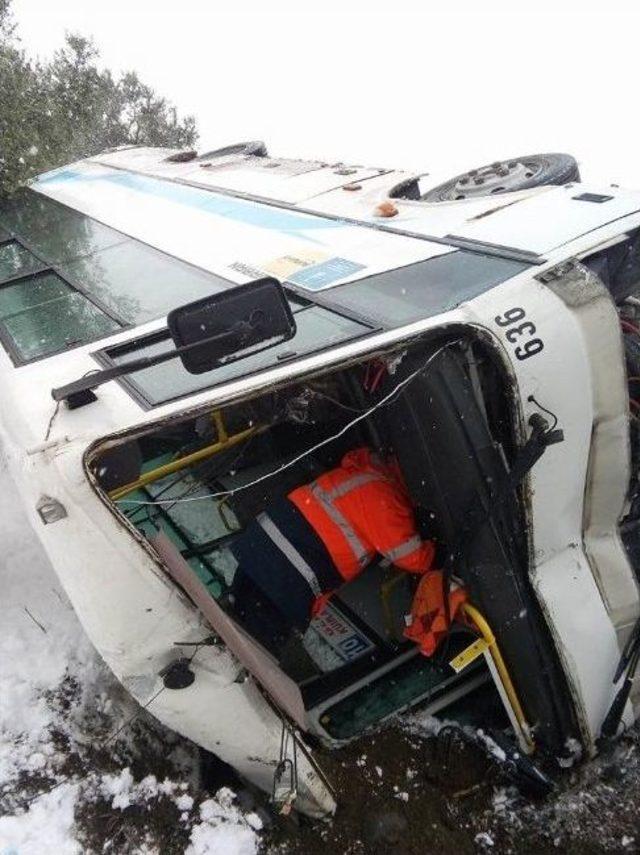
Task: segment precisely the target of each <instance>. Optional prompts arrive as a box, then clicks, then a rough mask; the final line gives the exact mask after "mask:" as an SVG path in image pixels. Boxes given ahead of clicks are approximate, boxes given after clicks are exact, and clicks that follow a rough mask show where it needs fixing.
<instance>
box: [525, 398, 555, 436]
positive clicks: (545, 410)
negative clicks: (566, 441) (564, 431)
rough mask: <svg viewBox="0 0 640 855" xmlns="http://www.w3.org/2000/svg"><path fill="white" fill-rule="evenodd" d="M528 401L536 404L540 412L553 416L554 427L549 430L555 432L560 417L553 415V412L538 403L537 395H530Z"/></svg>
mask: <svg viewBox="0 0 640 855" xmlns="http://www.w3.org/2000/svg"><path fill="white" fill-rule="evenodd" d="M527 401H531V403H532V404H535V405H536V407H537V408H538V409H539V410H542V412H543V413H546V414H547V415H548V416H551V418H552V419H553V425H552V426H551V427H550V428H549V430H550V431H553V430H555V429H556V427H557V426H558V417H557V416H556V414H555V413H552V412H551V410H548V409H547V408H546V407H543V406H542V404H541V403H540V402H539V401H536V398H535V395H529V397H528V398H527Z"/></svg>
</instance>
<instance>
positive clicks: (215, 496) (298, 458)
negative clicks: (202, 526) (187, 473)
mask: <svg viewBox="0 0 640 855" xmlns="http://www.w3.org/2000/svg"><path fill="white" fill-rule="evenodd" d="M458 344H460V340H459V339H455V340H454V341H450V342H447V344H444V345H442V347H440V348H438V350H436V351H435V352H434V353H432V354H431V356H430V357H429V358H428V359H427V360H425V362H424V363H423V364H422V365H421V366H420V368H416V370H415V371H412V372H411V374H409V375H408V376H407V377H405V378H404V379H403V380H400V382H399V383H397V384H396V385H395V386H394V387H393V389H392V390H391V391H390V392H388V393H387V394H386V395H385V396H384V397H383V398H381V399H380V400H379V401H378V402H377V403H376V404H374V405H373V406H372V407H370V408H369V409H368V410H365V411H364V412H363V413H360V415H358V416H356V418H355V419H352V420H351V421H350V422H348V423H347V424H346V425H344V427H342V428H340V430H339V431H337V432H336V433H334V434H332V435H331V436H328V437H327V438H326V439H323V440H321V441H320V442H317V443H316V444H315V445H313V446H311V448H307V449H306V450H305V451H303V452H301V453H300V454H298V455H296V456H295V457H293V458H291V460H288V461H287V462H286V463H283V464H281V465H280V466H277V467H276V468H275V469H272V470H271V472H266V473H265V474H264V475H261V476H260V477H259V478H255V479H254V480H253V481H250V482H249V483H248V484H242V485H240V486H238V487H233V488H231V489H230V490H222V491H220V492H217V493H207V494H205V495H204V496H191V497H188V498H185V499H175V500H171V499H169V500H167V501H161V502H154V501H151V502H144V501H140V500H137V499H118V500H117V504H118V505H156V504H157V505H166V504H169V505H172V506H173V505H177V504H181V503H183V502H202V501H205V500H207V499H222V498H226V497H227V496H235V495H236V493H241V492H242V491H244V490H248V489H249V488H250V487H255V486H256V484H261V483H262V482H263V481H267V480H268V479H269V478H273V476H274V475H279V474H280V473H281V472H284V471H285V470H286V469H290V468H291V467H292V466H295V465H296V463H299V462H300V461H301V460H304V458H305V457H308V456H309V455H310V454H313V453H314V451H317V450H318V449H319V448H323V447H324V446H325V445H329V443H331V442H334V441H335V440H336V439H340V437H342V436H344V434H345V433H347V431H349V430H350V429H351V428H352V427H354V426H355V425H357V424H358V423H359V422H361V421H364V419H366V418H368V417H369V416H370V415H371V414H372V413H374V412H375V411H376V410H379V409H380V408H381V407H384V406H386V405H387V404H389V403H390V402H391V401H393V400H394V399H395V398H396V396H397V395H399V394H400V392H401V391H402V390H403V389H404V388H405V387H406V386H408V385H409V383H411V382H412V381H413V380H415V378H416V377H417V376H418V375H419V374H422V372H423V371H425V370H426V369H427V368H428V367H429V365H430V364H431V363H432V362H433V360H434V359H436V357H438V356H440V354H441V353H443V352H444V351H445V350H446V349H447V348H449V347H454V346H455V345H458Z"/></svg>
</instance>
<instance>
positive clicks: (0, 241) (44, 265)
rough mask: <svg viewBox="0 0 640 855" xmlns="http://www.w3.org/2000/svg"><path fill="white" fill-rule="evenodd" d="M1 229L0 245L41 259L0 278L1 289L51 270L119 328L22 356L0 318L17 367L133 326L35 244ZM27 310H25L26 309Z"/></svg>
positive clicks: (0, 340)
mask: <svg viewBox="0 0 640 855" xmlns="http://www.w3.org/2000/svg"><path fill="white" fill-rule="evenodd" d="M1 228H2V232H0V247H1V246H4V245H5V244H8V243H16V244H18V246H21V247H22V248H23V249H25V250H26V251H27V252H29V253H31V255H32V256H33V257H34V258H35V259H36V260H37V261H39V262H40V265H41V266H40V267H38V268H37V269H36V270H31V271H29V273H17V274H16V275H15V276H10V277H9V278H8V279H1V280H0V291H1V290H2V289H4V288H6V287H8V286H10V285H15V284H16V283H18V282H21V281H23V280H25V279H35V278H37V277H39V276H44V275H47V274H53V275H54V276H57V277H58V279H60V280H61V281H62V282H64V284H65V285H66V286H67V287H68V288H69V289H70V291H75V292H76V293H78V294H81V295H82V296H83V297H84V298H85V300H87V301H88V302H89V303H92V304H93V305H94V306H95V307H96V308H97V309H98V310H99V311H101V312H102V313H103V314H104V315H106V316H107V317H108V318H111V320H112V321H115V322H116V323H117V324H118V326H119V328H118V329H115V330H113V332H112V333H108V334H107V335H105V334H104V333H100V334H99V335H96V336H93V337H91V338H88V339H86V340H85V341H82V342H79V343H77V344H73V345H70V346H69V347H61V348H57V349H56V350H52V351H49V352H48V353H43V354H41V355H40V356H32V357H31V358H25V357H24V356H23V355H22V354H21V353H20V350H19V349H18V347H17V345H16V343H15V341H14V339H13V337H12V335H11V333H10V332H9V331H8V330H7V328H6V326H5V324H4V321H3V319H2V318H0V344H2V346H3V347H4V349H5V351H6V352H7V354H8V355H9V358H10V359H11V361H12V362H13V364H14V366H15V367H16V368H20V367H22V366H23V365H31V363H33V362H39V361H40V360H41V359H49V358H50V357H51V356H58V355H59V354H61V353H68V352H69V351H71V350H73V349H75V348H76V347H83V346H84V345H87V344H93V343H94V342H96V341H100V340H101V339H104V338H107V336H108V335H117V334H118V333H121V332H123V331H126V330H128V329H133V328H134V325H133V324H130V323H127V322H125V321H124V319H123V318H121V317H120V316H119V315H118V314H117V313H116V312H114V311H113V309H111V308H110V307H109V306H107V305H106V304H105V303H103V302H102V300H100V299H99V298H97V297H95V295H93V294H90V293H89V292H88V291H87V290H86V289H85V288H83V287H82V285H81V284H80V283H79V282H78V281H77V280H76V279H75V277H70V276H68V275H67V274H63V273H62V271H61V270H60V269H59V267H58V266H57V265H55V264H50V263H49V262H47V261H46V259H44V258H43V257H42V256H41V255H40V253H38V252H36V251H35V250H34V248H33V247H32V246H31V245H30V244H29V242H28V241H25V240H24V239H23V238H21V237H19V236H18V235H17V234H15V232H12V231H10V230H9V229H6V228H4V226H3V227H1ZM3 234H6V235H7V237H6V238H5V237H2V235H3ZM25 311H27V310H25Z"/></svg>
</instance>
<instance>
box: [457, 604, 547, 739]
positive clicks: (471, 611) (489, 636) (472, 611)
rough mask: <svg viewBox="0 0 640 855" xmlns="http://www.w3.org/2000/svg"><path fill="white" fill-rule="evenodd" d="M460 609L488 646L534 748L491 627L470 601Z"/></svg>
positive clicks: (519, 720) (521, 727)
mask: <svg viewBox="0 0 640 855" xmlns="http://www.w3.org/2000/svg"><path fill="white" fill-rule="evenodd" d="M462 610H463V611H464V613H465V614H466V615H467V616H468V617H469V618H470V620H471V621H472V622H473V623H474V624H475V626H476V627H477V628H478V630H479V631H480V634H481V635H482V637H483V638H484V640H485V641H486V642H487V645H488V647H489V653H490V654H491V658H492V659H493V661H494V663H495V666H496V669H497V671H498V674H499V675H500V680H501V681H502V685H503V688H504V690H505V693H506V695H507V697H508V698H509V703H510V704H511V707H512V709H513V713H514V715H515V717H516V720H517V722H518V724H519V725H520V729H521V731H522V735H523V737H524V739H525V740H526V742H527V743H528V745H529V746H530V747H531V749H532V750H533V749H534V748H535V743H534V741H533V738H532V736H531V728H530V727H529V724H528V722H527V719H526V716H525V714H524V710H523V709H522V704H521V703H520V699H519V698H518V693H517V692H516V689H515V686H514V685H513V683H512V681H511V677H510V676H509V671H508V669H507V666H506V663H505V661H504V659H503V658H502V654H501V653H500V648H499V647H498V642H497V641H496V637H495V635H494V634H493V632H492V630H491V627H490V626H489V624H488V623H487V621H486V620H485V618H484V617H483V616H482V614H481V613H480V612H479V611H478V609H477V608H476V607H475V606H472V605H471V604H470V603H463V605H462Z"/></svg>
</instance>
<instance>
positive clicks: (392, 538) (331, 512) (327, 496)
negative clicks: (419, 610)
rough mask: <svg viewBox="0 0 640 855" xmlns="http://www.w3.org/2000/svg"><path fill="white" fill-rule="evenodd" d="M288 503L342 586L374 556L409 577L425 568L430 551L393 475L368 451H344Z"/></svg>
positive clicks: (431, 555) (397, 475) (396, 473)
mask: <svg viewBox="0 0 640 855" xmlns="http://www.w3.org/2000/svg"><path fill="white" fill-rule="evenodd" d="M288 498H289V500H290V501H291V502H293V504H294V505H295V506H296V507H297V508H298V510H299V511H300V513H301V514H302V515H303V516H304V517H305V519H306V520H307V522H308V523H309V524H310V525H311V526H312V528H313V529H314V530H315V532H316V534H317V535H318V536H319V537H320V539H321V540H322V542H323V543H324V545H325V546H326V548H327V551H328V552H329V554H330V555H331V558H332V559H333V562H334V564H335V566H336V568H337V569H338V572H339V573H340V575H341V576H342V578H343V579H345V580H347V581H348V580H350V579H353V578H354V577H355V576H357V575H358V574H359V573H361V572H362V570H364V568H365V567H366V566H367V565H368V564H369V563H370V562H371V561H372V559H373V557H374V556H375V555H376V553H380V554H381V555H383V556H385V557H386V558H388V559H389V561H391V562H392V563H393V564H395V565H396V566H397V567H400V568H401V569H403V570H408V571H409V572H412V573H424V572H425V571H426V570H428V569H429V568H430V567H431V564H432V562H433V558H434V551H435V550H434V546H433V544H432V543H431V541H423V540H422V539H421V538H420V536H419V535H418V532H417V530H416V526H415V520H414V516H413V509H412V507H411V502H410V500H409V496H408V493H407V490H406V487H405V486H404V483H403V481H402V476H401V474H400V471H399V469H398V468H397V467H396V466H392V465H385V464H384V463H382V462H381V461H380V460H379V459H378V458H377V457H376V455H374V454H372V453H371V451H370V450H369V449H368V448H359V449H356V450H354V451H350V452H349V453H348V454H346V455H345V456H344V458H343V459H342V463H341V465H340V466H339V467H337V468H336V469H332V470H330V471H329V472H325V473H324V474H323V475H321V476H320V477H319V478H317V479H316V480H315V481H313V482H312V483H311V484H308V485H306V486H304V487H299V488H298V489H296V490H294V491H293V492H292V493H289V496H288Z"/></svg>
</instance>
